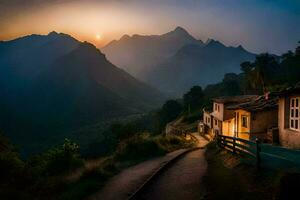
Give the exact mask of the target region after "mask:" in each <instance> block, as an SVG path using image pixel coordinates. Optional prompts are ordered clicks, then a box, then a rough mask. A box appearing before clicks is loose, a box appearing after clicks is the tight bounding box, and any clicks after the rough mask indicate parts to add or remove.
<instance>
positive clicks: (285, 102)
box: [278, 83, 300, 149]
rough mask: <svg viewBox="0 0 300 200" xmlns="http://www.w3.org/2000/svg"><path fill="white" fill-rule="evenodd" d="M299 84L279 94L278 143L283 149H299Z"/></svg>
mask: <svg viewBox="0 0 300 200" xmlns="http://www.w3.org/2000/svg"><path fill="white" fill-rule="evenodd" d="M299 112H300V83H298V84H297V85H296V86H294V87H291V88H287V89H285V90H283V91H281V92H280V93H279V109H278V126H279V141H280V144H281V145H282V146H284V147H289V148H297V149H298V148H300V113H299Z"/></svg>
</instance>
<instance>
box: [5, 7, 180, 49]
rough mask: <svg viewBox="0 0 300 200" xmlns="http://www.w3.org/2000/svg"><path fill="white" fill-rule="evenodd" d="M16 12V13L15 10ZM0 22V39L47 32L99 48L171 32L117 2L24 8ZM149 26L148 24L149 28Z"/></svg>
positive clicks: (139, 11)
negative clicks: (125, 37)
mask: <svg viewBox="0 0 300 200" xmlns="http://www.w3.org/2000/svg"><path fill="white" fill-rule="evenodd" d="M19 12H20V11H19ZM19 12H18V13H17V14H16V15H14V16H10V18H9V20H8V21H6V22H4V23H1V26H2V28H3V29H2V30H5V31H3V32H2V34H1V32H0V40H10V39H13V38H17V37H20V36H25V35H29V34H32V33H35V34H48V33H49V32H51V31H57V32H63V33H67V34H70V35H72V36H73V37H75V38H77V39H79V40H81V41H89V42H91V43H94V44H95V45H97V46H100V47H101V46H103V45H105V44H107V43H108V42H110V41H111V40H114V39H119V38H120V37H121V36H122V35H124V34H125V33H126V34H136V33H139V34H149V33H151V34H160V33H163V32H167V31H169V30H171V29H173V28H174V27H175V26H176V25H175V24H174V25H173V23H170V25H169V26H167V27H164V28H162V27H163V26H164V24H165V23H164V22H162V23H161V26H157V25H154V24H153V23H152V22H150V21H149V22H147V19H142V18H141V16H142V15H143V10H136V9H135V8H134V7H126V9H125V7H124V6H121V4H120V3H117V2H116V3H106V2H98V3H96V4H82V3H76V2H75V3H74V2H69V3H63V4H53V5H47V6H45V7H39V8H36V7H35V8H34V9H33V8H28V9H24V10H22V11H21V12H22V13H19ZM151 24H152V25H151Z"/></svg>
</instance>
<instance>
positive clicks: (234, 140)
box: [232, 137, 236, 154]
mask: <svg viewBox="0 0 300 200" xmlns="http://www.w3.org/2000/svg"><path fill="white" fill-rule="evenodd" d="M235 142H236V139H235V137H234V138H233V144H232V145H233V153H234V154H235V153H236V152H235Z"/></svg>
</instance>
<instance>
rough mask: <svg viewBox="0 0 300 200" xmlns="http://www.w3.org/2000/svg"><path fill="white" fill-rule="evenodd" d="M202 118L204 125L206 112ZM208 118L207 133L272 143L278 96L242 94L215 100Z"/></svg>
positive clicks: (275, 124) (276, 125) (274, 138)
mask: <svg viewBox="0 0 300 200" xmlns="http://www.w3.org/2000/svg"><path fill="white" fill-rule="evenodd" d="M203 117H204V118H203V121H204V123H205V122H206V118H209V117H208V113H207V112H205V111H204V112H203ZM210 118H211V121H212V123H211V128H210V130H211V131H212V132H213V133H214V134H222V135H226V136H231V137H239V138H242V139H246V140H252V139H255V138H260V139H261V140H263V141H268V142H271V141H274V140H276V138H278V129H276V128H277V127H278V121H277V118H278V97H276V96H275V95H267V96H265V95H264V96H258V95H241V96H232V97H219V98H215V99H213V112H212V113H210ZM207 126H208V125H207ZM276 131H277V137H276ZM207 132H209V131H207ZM277 140H278V139H277Z"/></svg>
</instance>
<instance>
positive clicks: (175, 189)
mask: <svg viewBox="0 0 300 200" xmlns="http://www.w3.org/2000/svg"><path fill="white" fill-rule="evenodd" d="M204 152H205V150H204V149H199V150H196V151H193V152H191V153H188V154H187V155H185V156H184V157H183V158H182V159H180V160H178V161H177V162H176V163H174V164H173V165H172V166H171V167H170V168H169V169H167V170H166V171H165V172H163V173H162V174H161V175H160V176H158V177H157V178H155V179H154V180H153V181H152V182H151V183H150V184H149V185H148V186H147V187H145V188H144V190H143V191H142V192H141V193H140V194H139V195H138V196H136V197H135V199H163V200H173V199H174V200H175V199H176V200H180V199H189V200H193V199H197V200H198V199H202V198H203V197H204V196H205V190H204V187H203V184H202V177H203V175H204V174H205V172H206V167H207V163H206V161H205V157H204Z"/></svg>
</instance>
